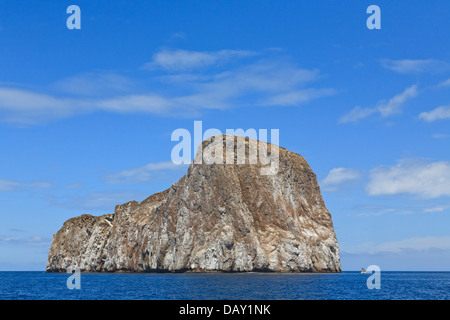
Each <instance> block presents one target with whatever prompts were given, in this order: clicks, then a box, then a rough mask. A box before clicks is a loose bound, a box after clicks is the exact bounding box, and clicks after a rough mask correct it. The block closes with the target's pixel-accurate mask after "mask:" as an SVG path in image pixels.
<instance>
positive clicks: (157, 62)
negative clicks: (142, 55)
mask: <svg viewBox="0 0 450 320" xmlns="http://www.w3.org/2000/svg"><path fill="white" fill-rule="evenodd" d="M255 54H256V53H255V52H252V51H247V50H220V51H212V52H208V51H188V50H161V51H159V52H157V53H155V54H154V55H153V59H152V61H151V62H149V63H146V64H145V65H144V66H143V68H144V69H149V70H153V69H158V68H161V69H164V70H167V71H186V70H192V69H197V68H204V67H209V66H212V65H216V64H221V63H225V62H228V61H230V60H233V59H239V58H243V57H248V56H253V55H255Z"/></svg>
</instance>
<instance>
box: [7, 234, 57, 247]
mask: <svg viewBox="0 0 450 320" xmlns="http://www.w3.org/2000/svg"><path fill="white" fill-rule="evenodd" d="M0 244H7V245H26V246H31V247H48V246H50V244H51V239H48V238H43V237H40V236H31V237H8V236H1V237H0Z"/></svg>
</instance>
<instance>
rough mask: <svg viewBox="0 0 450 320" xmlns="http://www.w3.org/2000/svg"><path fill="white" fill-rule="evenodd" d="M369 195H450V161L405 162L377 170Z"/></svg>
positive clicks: (371, 176)
mask: <svg viewBox="0 0 450 320" xmlns="http://www.w3.org/2000/svg"><path fill="white" fill-rule="evenodd" d="M366 191H367V192H368V193H369V195H372V196H377V195H395V194H414V195H418V196H421V197H423V198H437V197H440V196H450V162H444V161H441V162H431V163H423V162H418V161H414V160H403V161H400V162H399V163H398V164H397V165H395V166H386V167H379V168H375V169H373V170H372V171H371V173H370V181H369V184H368V185H367V187H366Z"/></svg>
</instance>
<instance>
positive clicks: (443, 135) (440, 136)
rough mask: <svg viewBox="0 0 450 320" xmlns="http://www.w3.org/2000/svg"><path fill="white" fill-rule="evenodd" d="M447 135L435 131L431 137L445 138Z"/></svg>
mask: <svg viewBox="0 0 450 320" xmlns="http://www.w3.org/2000/svg"><path fill="white" fill-rule="evenodd" d="M448 137H449V135H448V134H443V133H435V134H433V138H434V139H447V138H448Z"/></svg>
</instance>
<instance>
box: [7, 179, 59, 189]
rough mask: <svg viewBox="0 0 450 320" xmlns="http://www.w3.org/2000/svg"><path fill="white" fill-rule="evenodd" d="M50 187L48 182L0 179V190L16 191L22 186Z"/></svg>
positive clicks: (34, 187)
mask: <svg viewBox="0 0 450 320" xmlns="http://www.w3.org/2000/svg"><path fill="white" fill-rule="evenodd" d="M50 187H52V184H51V183H48V182H20V181H14V180H5V179H0V191H17V190H20V189H23V188H32V189H45V188H50Z"/></svg>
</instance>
